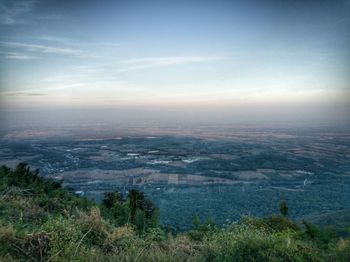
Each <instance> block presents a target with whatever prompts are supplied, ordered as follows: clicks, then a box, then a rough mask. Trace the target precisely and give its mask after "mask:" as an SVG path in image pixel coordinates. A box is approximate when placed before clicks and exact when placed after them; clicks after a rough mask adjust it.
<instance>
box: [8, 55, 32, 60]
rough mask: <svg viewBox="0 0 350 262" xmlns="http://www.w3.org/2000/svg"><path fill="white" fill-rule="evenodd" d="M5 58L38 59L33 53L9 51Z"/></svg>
mask: <svg viewBox="0 0 350 262" xmlns="http://www.w3.org/2000/svg"><path fill="white" fill-rule="evenodd" d="M5 58H7V59H14V60H32V59H36V58H37V57H35V56H31V55H23V54H18V53H8V54H6V55H5Z"/></svg>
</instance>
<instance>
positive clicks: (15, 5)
mask: <svg viewBox="0 0 350 262" xmlns="http://www.w3.org/2000/svg"><path fill="white" fill-rule="evenodd" d="M37 2H38V1H35V0H27V1H25V0H24V1H5V2H4V3H2V4H1V5H2V6H1V8H0V23H1V24H5V25H13V24H19V23H23V22H24V20H23V17H22V16H24V15H26V14H28V13H30V12H31V11H32V10H33V8H34V6H35V4H36V3H37Z"/></svg>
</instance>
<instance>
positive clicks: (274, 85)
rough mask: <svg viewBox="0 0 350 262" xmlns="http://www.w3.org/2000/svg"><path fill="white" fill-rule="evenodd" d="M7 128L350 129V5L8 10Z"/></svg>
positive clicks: (13, 5)
mask: <svg viewBox="0 0 350 262" xmlns="http://www.w3.org/2000/svg"><path fill="white" fill-rule="evenodd" d="M0 28H1V33H0V57H1V62H0V102H1V105H0V110H1V112H0V114H1V115H0V117H1V118H2V119H3V120H2V121H3V123H5V125H6V124H7V123H10V122H16V121H17V122H18V121H24V120H26V121H28V122H35V123H38V124H40V123H42V124H44V123H52V122H56V121H57V122H58V123H64V122H65V121H66V122H72V123H82V122H84V121H85V122H94V121H100V122H101V121H102V122H103V121H105V122H106V123H107V122H108V123H118V124H120V123H124V124H128V123H135V122H139V123H149V124H151V123H155V122H157V123H158V122H159V123H173V124H176V123H207V122H208V123H235V122H243V123H253V124H257V125H259V124H261V123H265V122H271V123H276V122H278V123H289V124H293V123H299V124H311V125H312V124H320V123H321V124H322V123H329V124H335V125H338V124H339V123H342V124H344V125H349V124H350V121H349V115H350V81H349V80H350V79H349V78H350V77H349V76H350V62H349V61H350V48H349V46H350V2H349V1H348V0H339V1H331V0H323V1H312V0H305V1H302V0H296V1H274V0H267V1H257V0H249V1H239V0H236V1H184V0H181V1H106V2H104V3H103V4H102V3H101V2H98V1H59V0H49V1H43V0H23V1H19V0H12V1H6V0H5V1H1V10H0Z"/></svg>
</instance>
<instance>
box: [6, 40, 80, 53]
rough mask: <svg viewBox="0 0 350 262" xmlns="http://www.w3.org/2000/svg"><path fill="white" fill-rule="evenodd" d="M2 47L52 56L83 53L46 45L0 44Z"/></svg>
mask: <svg viewBox="0 0 350 262" xmlns="http://www.w3.org/2000/svg"><path fill="white" fill-rule="evenodd" d="M0 44H1V45H2V46H6V47H10V48H19V49H24V50H26V51H30V52H39V53H54V54H65V55H80V54H82V53H83V52H82V51H81V50H78V49H72V48H62V47H53V46H48V45H38V44H27V43H20V42H1V43H0Z"/></svg>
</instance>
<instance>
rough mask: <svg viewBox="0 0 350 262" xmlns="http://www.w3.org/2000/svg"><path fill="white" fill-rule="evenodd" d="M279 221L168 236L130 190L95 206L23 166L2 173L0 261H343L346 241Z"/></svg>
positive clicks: (204, 226)
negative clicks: (126, 193) (125, 194)
mask: <svg viewBox="0 0 350 262" xmlns="http://www.w3.org/2000/svg"><path fill="white" fill-rule="evenodd" d="M285 206H287V204H286V203H285ZM281 213H282V215H273V216H269V217H267V218H252V217H243V218H242V219H241V220H240V221H239V222H236V223H233V224H231V225H228V226H224V227H220V226H218V225H216V224H215V223H214V222H213V221H210V220H207V221H205V222H203V223H202V222H201V221H200V219H199V218H198V217H195V218H194V220H193V228H192V229H191V230H190V231H188V232H182V233H179V234H177V235H173V234H171V233H170V232H167V231H166V230H164V229H162V227H161V226H160V225H159V210H158V209H157V208H156V207H155V206H154V205H153V203H152V202H151V201H150V200H149V199H148V198H147V197H146V195H144V193H142V192H140V191H137V190H135V189H133V190H131V191H130V192H129V194H128V195H127V196H123V195H121V194H120V193H118V192H109V193H106V194H105V198H104V199H103V201H102V203H101V204H100V205H99V204H97V203H94V202H92V201H90V200H87V199H84V198H82V197H78V196H76V195H74V193H73V192H72V191H70V190H68V189H65V188H63V187H62V185H61V183H59V182H56V181H53V180H51V179H47V178H43V177H41V176H40V175H39V173H38V171H31V170H30V168H29V167H28V166H27V165H25V164H20V165H19V166H17V168H16V169H15V170H11V169H9V168H7V167H1V168H0V260H1V261H350V239H347V238H342V237H338V236H337V235H336V234H335V233H334V232H333V231H332V230H329V229H327V228H323V229H321V228H318V227H317V226H315V225H313V224H311V223H310V222H308V221H305V220H304V221H303V222H302V225H299V224H297V223H295V222H293V221H291V220H290V219H289V218H288V217H287V212H281Z"/></svg>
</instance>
